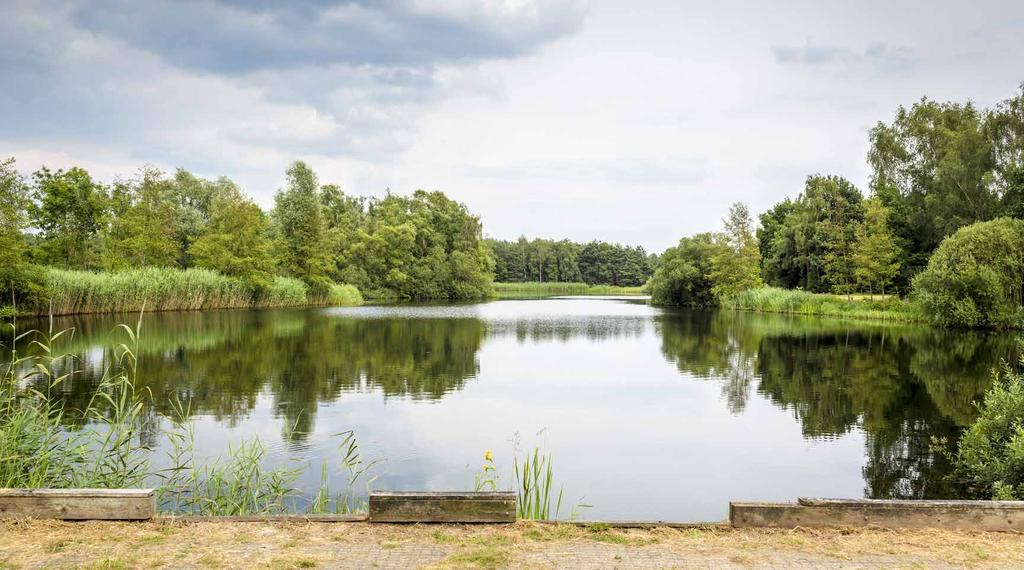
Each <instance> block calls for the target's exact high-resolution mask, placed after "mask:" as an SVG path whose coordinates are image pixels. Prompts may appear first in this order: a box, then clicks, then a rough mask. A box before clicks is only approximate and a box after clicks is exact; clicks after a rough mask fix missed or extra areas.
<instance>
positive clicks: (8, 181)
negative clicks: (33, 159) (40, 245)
mask: <svg viewBox="0 0 1024 570" xmlns="http://www.w3.org/2000/svg"><path fill="white" fill-rule="evenodd" d="M28 206H29V200H28V188H27V187H26V185H25V181H24V180H23V179H22V177H21V175H20V174H18V170H17V168H16V167H15V162H14V159H13V158H8V159H6V160H3V161H0V267H3V268H13V267H16V266H18V265H20V264H22V263H24V261H25V252H26V251H27V249H28V244H27V243H26V241H25V233H24V231H25V228H26V227H27V226H28Z"/></svg>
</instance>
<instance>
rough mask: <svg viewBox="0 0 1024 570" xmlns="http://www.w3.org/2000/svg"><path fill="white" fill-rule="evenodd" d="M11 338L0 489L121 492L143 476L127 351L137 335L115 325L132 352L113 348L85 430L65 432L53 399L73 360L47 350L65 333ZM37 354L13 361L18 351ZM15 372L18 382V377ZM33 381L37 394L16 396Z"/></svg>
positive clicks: (1, 393)
mask: <svg viewBox="0 0 1024 570" xmlns="http://www.w3.org/2000/svg"><path fill="white" fill-rule="evenodd" d="M16 323H17V321H15V322H13V323H11V324H10V325H9V328H10V331H11V339H12V342H11V346H10V361H9V362H8V363H7V368H6V370H5V372H4V375H3V378H0V487H14V488H29V489H36V488H43V487H50V488H65V487H93V488H122V487H130V486H133V485H138V484H140V483H141V482H142V481H143V480H144V479H145V477H146V474H147V468H148V455H147V453H146V451H147V450H146V449H145V447H144V446H143V445H142V444H141V443H140V441H141V438H140V437H139V436H140V431H141V426H142V424H143V419H144V418H143V392H139V391H136V389H135V382H134V376H133V374H134V371H135V365H136V361H135V355H134V353H133V352H132V346H134V345H135V343H136V341H137V339H138V331H139V329H138V328H136V329H132V328H131V327H128V326H124V325H122V328H123V330H124V331H125V333H126V334H127V335H128V337H129V341H130V343H131V345H129V344H127V343H122V344H121V345H119V346H118V348H117V349H116V355H117V358H116V360H117V365H118V367H117V370H116V371H111V370H108V371H107V373H106V374H104V376H103V379H102V380H101V382H100V383H99V386H98V387H97V389H96V391H95V392H94V393H93V395H92V397H91V398H90V399H89V401H88V402H87V404H86V406H85V408H84V409H83V410H81V411H80V413H81V414H82V415H83V417H85V418H87V419H88V423H87V424H86V425H85V427H83V428H81V429H69V428H65V427H64V421H63V418H64V409H63V408H62V407H61V406H59V405H58V404H56V403H55V402H56V398H55V397H54V395H53V394H54V393H55V392H58V391H59V390H60V389H61V386H62V384H64V383H65V382H68V381H70V378H71V377H72V376H73V375H74V374H75V367H74V362H73V360H74V359H73V357H70V356H63V355H54V354H53V353H52V348H51V347H52V346H53V343H54V342H56V341H57V340H58V339H60V338H61V337H64V336H71V335H72V334H73V331H72V330H65V331H60V332H56V333H55V332H53V330H52V328H51V329H49V330H48V331H46V332H42V331H27V332H22V333H19V332H18V330H17V324H16ZM19 343H24V344H27V345H29V346H31V347H33V348H34V349H36V350H37V353H36V354H35V355H31V356H19V352H18V344H19ZM19 371H21V372H20V375H19ZM29 380H34V381H35V382H34V383H35V384H36V385H41V386H42V387H41V389H32V388H28V389H22V386H23V385H25V384H27V383H28V382H29Z"/></svg>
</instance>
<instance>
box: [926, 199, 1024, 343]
mask: <svg viewBox="0 0 1024 570" xmlns="http://www.w3.org/2000/svg"><path fill="white" fill-rule="evenodd" d="M913 295H914V297H915V298H916V299H917V300H918V301H919V302H920V303H921V306H922V307H923V308H924V310H925V314H927V315H929V316H931V317H932V318H933V319H934V320H935V322H936V323H937V324H940V325H944V326H958V327H996V328H1005V327H1016V326H1019V325H1020V324H1021V301H1022V297H1024V220H1016V219H1012V218H997V219H995V220H991V221H988V222H979V223H976V224H972V225H970V226H967V227H964V228H961V229H959V230H957V232H956V233H954V234H953V235H951V236H949V237H948V238H946V239H945V240H943V242H942V244H941V245H939V248H938V249H936V250H935V254H934V255H932V257H931V259H930V260H929V261H928V267H927V268H926V269H925V270H924V271H922V272H921V273H920V274H918V276H917V277H915V278H914V282H913Z"/></svg>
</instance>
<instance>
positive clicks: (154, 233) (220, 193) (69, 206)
mask: <svg viewBox="0 0 1024 570" xmlns="http://www.w3.org/2000/svg"><path fill="white" fill-rule="evenodd" d="M42 265H48V266H55V267H60V268H67V269H85V270H103V271H116V270H119V269H124V268H129V267H177V268H191V267H198V268H205V269H211V270H214V271H217V272H220V273H223V274H225V275H228V276H231V277H235V278H238V279H240V280H242V281H244V282H246V283H250V284H253V285H256V286H262V285H266V284H267V283H268V282H269V280H270V279H271V278H272V277H273V276H275V275H282V276H288V277H294V278H297V279H300V280H302V281H303V282H304V283H306V284H307V285H309V286H310V287H311V288H312V289H314V290H317V289H320V290H323V289H326V288H328V287H330V286H331V284H332V283H346V284H351V285H355V286H356V287H358V288H360V289H361V290H362V291H364V292H367V293H369V294H371V295H374V296H378V297H398V298H408V299H420V298H437V299H469V298H478V297H482V296H484V295H486V294H488V293H489V292H490V289H491V279H492V271H493V260H492V257H491V254H490V251H489V249H488V247H487V244H486V243H485V242H484V240H483V237H482V227H481V224H480V220H479V218H477V217H476V216H473V215H472V214H471V213H470V212H469V211H468V210H467V209H466V207H465V206H464V205H462V204H459V203H457V202H454V201H452V200H450V199H449V198H447V197H446V196H445V195H444V194H442V193H441V192H426V191H422V190H418V191H416V192H414V193H413V194H412V195H411V196H398V195H393V194H390V193H389V194H388V195H386V196H384V197H382V198H362V197H354V196H348V195H346V194H345V193H344V192H342V191H341V189H340V188H339V187H338V186H336V185H333V184H323V185H321V184H320V182H319V180H318V179H317V176H316V174H315V173H314V172H313V170H312V169H311V168H310V167H309V166H308V165H306V164H305V163H303V162H295V163H293V164H292V165H291V166H290V167H289V169H288V171H287V178H286V183H285V185H284V186H283V187H282V188H281V189H280V190H279V191H278V192H277V194H276V196H275V199H274V207H273V209H272V210H271V211H270V212H264V211H263V210H262V209H261V208H260V207H259V206H258V205H257V204H256V203H255V202H253V201H252V200H251V199H250V198H249V197H248V196H246V195H245V194H244V193H243V192H242V190H241V189H240V188H239V187H238V185H237V184H235V183H234V182H232V181H231V180H229V179H227V178H224V177H221V178H218V179H216V180H206V179H203V178H200V177H197V176H195V175H193V174H191V173H189V172H187V171H185V170H182V169H179V170H177V171H176V172H175V173H174V174H173V175H170V176H169V175H166V174H165V173H163V172H161V171H159V170H157V169H155V168H152V167H144V168H142V169H141V170H140V171H139V172H138V173H137V175H135V176H134V177H132V178H129V179H118V180H115V181H114V182H113V183H111V184H109V185H105V184H102V183H100V182H98V181H96V180H94V179H93V178H92V176H91V175H90V174H89V173H88V172H87V171H86V170H84V169H82V168H77V167H75V168H71V169H69V170H56V171H52V170H50V169H48V168H45V167H44V168H41V169H39V170H38V171H36V172H35V173H33V174H32V176H31V177H30V178H29V179H25V178H24V177H22V176H21V175H20V174H19V173H18V171H17V169H16V168H15V162H14V159H8V160H5V161H3V162H2V163H0V271H2V272H3V275H0V279H3V280H4V281H8V282H12V283H15V285H16V289H18V290H19V291H20V293H21V294H22V295H25V296H30V295H31V294H32V293H33V292H38V290H39V289H40V288H41V287H42V286H43V285H42V284H41V283H39V272H38V271H37V269H38V267H39V266H42Z"/></svg>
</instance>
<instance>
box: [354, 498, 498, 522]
mask: <svg viewBox="0 0 1024 570" xmlns="http://www.w3.org/2000/svg"><path fill="white" fill-rule="evenodd" d="M515 520H516V494H515V493H513V492H511V491H508V492H504V491H499V492H483V493H458V492H440V493H427V492H419V491H373V492H371V493H370V522H374V523H380V522H387V523H414V522H448V523H511V522H515Z"/></svg>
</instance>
